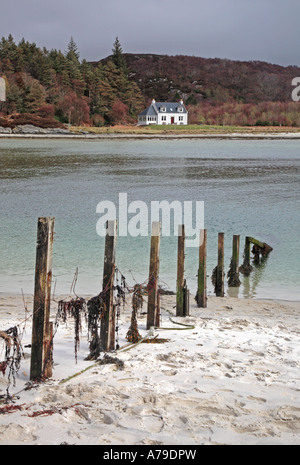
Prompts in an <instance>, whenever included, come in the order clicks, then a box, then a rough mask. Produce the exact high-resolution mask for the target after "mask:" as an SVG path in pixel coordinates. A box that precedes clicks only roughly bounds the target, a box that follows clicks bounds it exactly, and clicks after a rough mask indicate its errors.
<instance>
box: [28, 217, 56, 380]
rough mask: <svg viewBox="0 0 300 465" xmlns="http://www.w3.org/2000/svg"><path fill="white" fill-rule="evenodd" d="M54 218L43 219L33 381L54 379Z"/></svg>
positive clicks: (37, 270)
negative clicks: (52, 286)
mask: <svg viewBox="0 0 300 465" xmlns="http://www.w3.org/2000/svg"><path fill="white" fill-rule="evenodd" d="M54 221H55V219H54V218H39V220H38V231H37V247H36V268H35V287H34V304H33V321H32V342H31V364H30V379H31V380H40V379H42V378H43V377H44V376H47V377H51V376H52V362H51V361H52V351H51V348H52V338H53V336H52V335H51V324H50V296H51V280H52V255H53V237H54Z"/></svg>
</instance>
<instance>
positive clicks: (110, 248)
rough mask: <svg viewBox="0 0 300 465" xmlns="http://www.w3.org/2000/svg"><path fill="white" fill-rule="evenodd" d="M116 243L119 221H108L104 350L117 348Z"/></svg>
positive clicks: (102, 342)
mask: <svg viewBox="0 0 300 465" xmlns="http://www.w3.org/2000/svg"><path fill="white" fill-rule="evenodd" d="M116 245H117V221H108V222H107V225H106V239H105V252H104V268H103V290H102V292H103V295H104V301H105V312H104V316H103V319H102V321H101V328H100V345H101V348H102V350H103V351H104V352H109V351H110V350H114V349H115V314H114V313H115V307H114V279H115V262H116Z"/></svg>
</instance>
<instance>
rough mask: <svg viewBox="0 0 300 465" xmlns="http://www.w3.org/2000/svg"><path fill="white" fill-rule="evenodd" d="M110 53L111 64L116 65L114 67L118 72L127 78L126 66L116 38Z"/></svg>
mask: <svg viewBox="0 0 300 465" xmlns="http://www.w3.org/2000/svg"><path fill="white" fill-rule="evenodd" d="M112 52H113V56H112V61H113V63H114V64H115V65H116V67H117V68H118V69H119V70H120V71H123V72H124V74H125V75H126V76H127V74H128V70H127V65H126V61H125V58H124V55H123V50H122V47H121V43H120V41H119V38H118V37H116V40H115V43H114V46H113V49H112Z"/></svg>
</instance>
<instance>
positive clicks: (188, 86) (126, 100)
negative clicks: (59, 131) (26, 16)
mask: <svg viewBox="0 0 300 465" xmlns="http://www.w3.org/2000/svg"><path fill="white" fill-rule="evenodd" d="M0 76H2V77H4V79H5V81H6V88H7V101H6V102H5V103H1V102H0V113H1V114H0V118H1V120H0V126H1V125H2V126H3V125H8V126H9V125H13V124H14V121H16V119H18V120H21V121H24V122H27V123H31V124H34V125H37V124H40V125H43V126H44V127H46V126H48V127H51V125H52V127H55V125H59V124H60V123H70V124H72V125H93V126H103V125H113V124H123V123H124V124H128V123H129V124H130V123H132V124H136V122H137V115H138V113H139V112H140V111H141V110H142V109H143V108H145V106H146V105H148V104H149V102H150V101H151V100H152V98H155V99H156V100H157V101H177V100H179V99H180V98H183V100H184V102H185V104H186V106H187V107H188V110H189V122H190V123H193V124H221V125H282V126H300V109H299V103H295V102H292V99H291V92H292V85H291V83H292V79H293V78H295V77H297V76H300V68H298V67H295V66H290V67H286V68H285V67H282V66H278V65H272V64H268V63H263V62H238V61H230V60H224V59H206V58H199V57H191V56H166V55H152V54H149V55H145V54H127V53H125V54H124V53H123V51H122V47H121V44H120V42H119V40H118V39H116V41H115V43H114V45H113V50H112V55H111V56H110V57H108V58H106V59H104V60H100V61H99V62H92V63H89V62H87V61H86V60H85V59H83V60H81V59H80V54H79V51H78V49H77V46H76V43H75V41H74V40H73V39H72V38H71V40H70V42H69V44H68V46H67V50H66V51H65V52H62V51H60V50H54V49H52V50H47V49H46V48H40V47H38V46H37V45H36V44H34V43H33V44H32V43H29V42H27V41H25V40H24V39H23V40H22V41H21V42H20V43H19V44H16V43H15V41H14V39H13V37H12V36H11V35H10V36H9V37H8V38H7V39H6V38H2V39H1V41H0ZM11 115H12V116H11ZM16 115H18V116H17V118H16ZM20 115H23V116H20Z"/></svg>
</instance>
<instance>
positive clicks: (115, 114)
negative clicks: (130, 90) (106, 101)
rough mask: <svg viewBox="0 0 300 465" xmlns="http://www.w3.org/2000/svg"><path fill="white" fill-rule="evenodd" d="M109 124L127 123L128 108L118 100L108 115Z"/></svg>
mask: <svg viewBox="0 0 300 465" xmlns="http://www.w3.org/2000/svg"><path fill="white" fill-rule="evenodd" d="M109 116H110V119H111V122H112V123H114V124H126V123H128V116H129V112H128V107H127V105H125V104H124V103H123V102H121V101H120V100H117V101H116V102H115V103H114V104H113V106H112V109H111V111H110V113H109Z"/></svg>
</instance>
